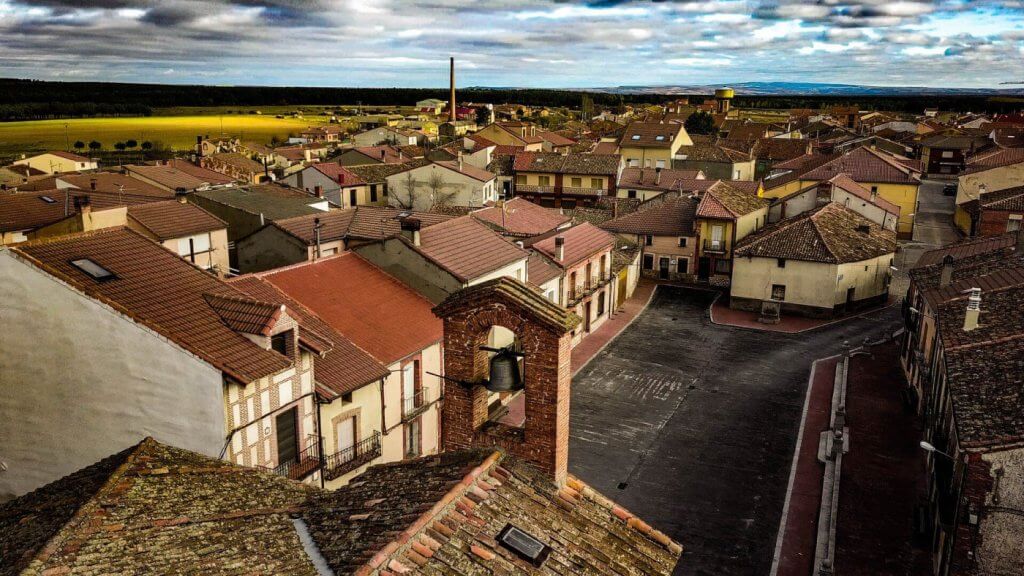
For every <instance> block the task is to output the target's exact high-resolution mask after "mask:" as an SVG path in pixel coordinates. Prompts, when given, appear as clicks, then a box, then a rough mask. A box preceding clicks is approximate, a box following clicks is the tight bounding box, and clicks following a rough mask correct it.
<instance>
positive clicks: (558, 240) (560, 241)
mask: <svg viewBox="0 0 1024 576" xmlns="http://www.w3.org/2000/svg"><path fill="white" fill-rule="evenodd" d="M564 259H565V237H564V236H556V237H555V260H558V261H559V262H561V261H562V260H564Z"/></svg>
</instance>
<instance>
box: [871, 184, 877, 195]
mask: <svg viewBox="0 0 1024 576" xmlns="http://www.w3.org/2000/svg"><path fill="white" fill-rule="evenodd" d="M871 193H872V194H878V186H872V187H871Z"/></svg>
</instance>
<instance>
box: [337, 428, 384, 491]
mask: <svg viewBox="0 0 1024 576" xmlns="http://www.w3.org/2000/svg"><path fill="white" fill-rule="evenodd" d="M379 456H380V432H374V433H373V435H371V436H369V437H367V438H364V439H363V440H360V441H359V442H356V443H355V444H353V445H352V446H349V447H348V448H345V449H344V450H338V451H337V452H335V453H334V454H331V455H329V456H327V457H326V458H324V479H325V480H334V479H335V478H339V477H341V476H343V475H345V474H346V473H348V472H351V471H353V470H355V469H356V468H359V467H360V466H362V465H363V464H366V463H368V462H372V461H373V460H374V459H375V458H377V457H379Z"/></svg>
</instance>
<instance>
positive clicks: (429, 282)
mask: <svg viewBox="0 0 1024 576" xmlns="http://www.w3.org/2000/svg"><path fill="white" fill-rule="evenodd" d="M354 251H355V252H356V253H357V254H359V255H360V256H362V257H363V258H366V259H367V260H369V261H370V262H373V264H374V265H376V266H377V267H379V268H381V269H382V270H384V271H385V272H387V273H388V274H391V275H392V276H394V277H395V278H398V279H399V280H401V281H402V282H404V283H405V284H406V285H407V286H409V287H410V288H412V289H413V290H415V291H417V292H419V293H420V294H422V295H423V297H424V298H426V299H427V300H430V301H431V302H432V303H434V304H438V303H440V302H441V301H442V300H444V299H445V298H447V297H448V295H449V294H454V293H455V292H457V291H459V290H460V289H461V288H462V282H460V281H459V280H458V278H456V277H454V276H452V275H451V274H450V273H448V272H446V271H445V270H443V269H441V268H440V267H438V266H437V265H436V264H434V263H433V262H431V261H430V260H428V259H427V258H425V257H424V256H422V255H420V254H419V253H417V252H416V251H415V250H413V249H412V248H410V247H409V246H407V245H406V244H405V243H404V242H402V241H401V240H399V239H397V238H391V239H389V240H385V241H383V242H374V243H372V244H366V245H363V246H360V247H358V248H355V249H354Z"/></svg>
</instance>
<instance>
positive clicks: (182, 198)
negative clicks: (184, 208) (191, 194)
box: [174, 186, 188, 204]
mask: <svg viewBox="0 0 1024 576" xmlns="http://www.w3.org/2000/svg"><path fill="white" fill-rule="evenodd" d="M174 199H175V200H177V201H178V202H181V203H182V204H188V189H187V188H185V187H183V186H179V187H177V188H175V189H174Z"/></svg>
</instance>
